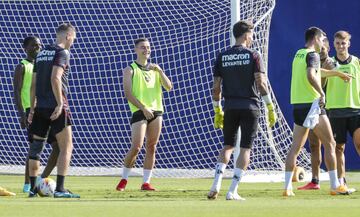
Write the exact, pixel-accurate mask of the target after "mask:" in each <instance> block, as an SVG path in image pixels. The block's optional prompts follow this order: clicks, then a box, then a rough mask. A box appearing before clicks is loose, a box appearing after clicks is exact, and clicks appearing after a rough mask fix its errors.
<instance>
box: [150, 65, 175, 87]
mask: <svg viewBox="0 0 360 217" xmlns="http://www.w3.org/2000/svg"><path fill="white" fill-rule="evenodd" d="M149 68H150V69H152V70H154V71H157V72H158V73H159V75H160V79H161V85H162V86H163V87H164V88H165V90H166V91H170V90H171V89H172V88H173V85H172V83H171V81H170V79H169V78H168V77H167V76H166V74H165V73H164V71H163V70H162V68H161V67H160V66H159V65H158V64H154V63H151V64H150V65H149Z"/></svg>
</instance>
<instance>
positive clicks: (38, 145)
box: [29, 139, 45, 160]
mask: <svg viewBox="0 0 360 217" xmlns="http://www.w3.org/2000/svg"><path fill="white" fill-rule="evenodd" d="M44 144H45V141H44V140H38V139H34V140H33V142H32V143H30V149H29V159H31V160H40V155H41V152H42V150H43V149H44Z"/></svg>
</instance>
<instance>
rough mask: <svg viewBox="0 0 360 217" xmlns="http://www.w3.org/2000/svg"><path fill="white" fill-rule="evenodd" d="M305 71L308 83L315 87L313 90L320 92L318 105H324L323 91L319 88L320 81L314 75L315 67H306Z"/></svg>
mask: <svg viewBox="0 0 360 217" xmlns="http://www.w3.org/2000/svg"><path fill="white" fill-rule="evenodd" d="M306 72H307V79H308V80H309V83H310V84H311V86H313V87H314V88H315V90H316V91H317V92H318V93H319V94H320V102H319V104H320V106H324V105H325V100H324V97H325V93H324V91H323V89H322V88H321V82H320V81H319V80H318V79H317V77H316V75H315V74H316V73H319V72H316V69H315V68H313V67H308V68H307V69H306Z"/></svg>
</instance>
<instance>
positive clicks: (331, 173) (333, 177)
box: [329, 170, 340, 189]
mask: <svg viewBox="0 0 360 217" xmlns="http://www.w3.org/2000/svg"><path fill="white" fill-rule="evenodd" d="M329 177H330V186H331V189H337V188H338V187H339V186H340V183H339V180H338V178H337V170H331V171H329Z"/></svg>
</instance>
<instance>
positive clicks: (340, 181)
mask: <svg viewBox="0 0 360 217" xmlns="http://www.w3.org/2000/svg"><path fill="white" fill-rule="evenodd" d="M339 184H340V185H345V180H344V177H341V178H339Z"/></svg>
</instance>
